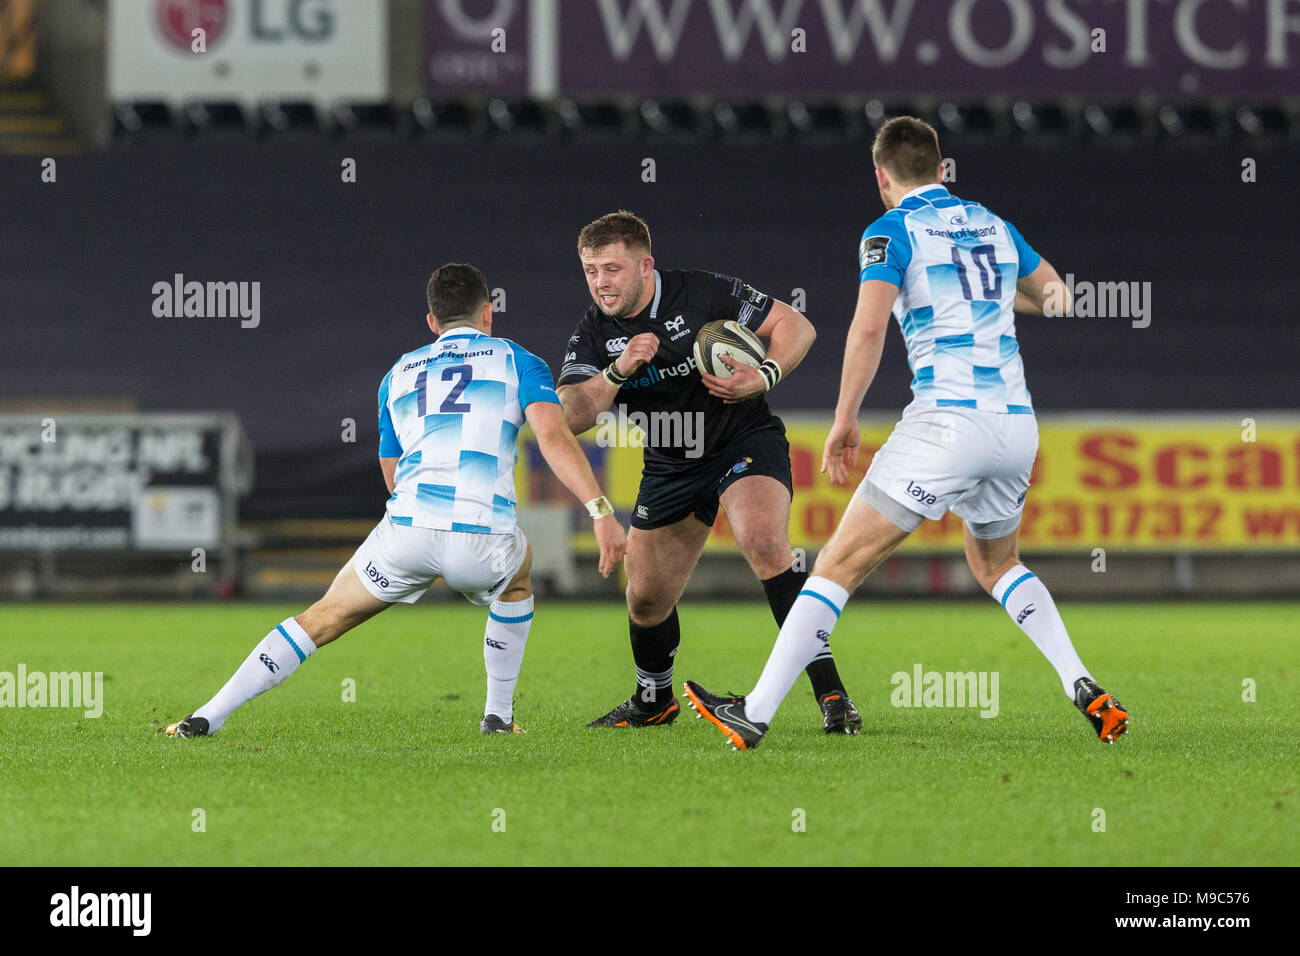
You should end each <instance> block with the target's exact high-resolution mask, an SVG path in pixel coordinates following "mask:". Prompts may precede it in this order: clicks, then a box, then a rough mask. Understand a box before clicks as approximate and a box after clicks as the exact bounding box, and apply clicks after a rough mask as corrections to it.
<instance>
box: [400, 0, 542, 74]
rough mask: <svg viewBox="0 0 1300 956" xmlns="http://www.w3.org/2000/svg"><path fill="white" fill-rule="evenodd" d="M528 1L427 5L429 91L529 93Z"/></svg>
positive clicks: (452, 0) (446, 0)
mask: <svg viewBox="0 0 1300 956" xmlns="http://www.w3.org/2000/svg"><path fill="white" fill-rule="evenodd" d="M528 17H529V3H528V0H425V3H424V54H425V57H424V59H425V76H424V82H425V86H426V88H428V89H429V90H431V91H435V92H448V93H452V92H455V93H465V92H475V91H488V90H492V91H501V92H510V93H523V92H526V91H527V90H528V52H529V51H528Z"/></svg>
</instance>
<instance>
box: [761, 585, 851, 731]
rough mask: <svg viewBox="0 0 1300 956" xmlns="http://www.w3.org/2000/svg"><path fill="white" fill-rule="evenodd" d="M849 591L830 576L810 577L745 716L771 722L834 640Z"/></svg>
mask: <svg viewBox="0 0 1300 956" xmlns="http://www.w3.org/2000/svg"><path fill="white" fill-rule="evenodd" d="M848 599H849V592H848V591H846V590H844V588H842V587H840V586H839V585H838V584H836V583H835V582H834V581H831V580H829V579H828V578H817V577H813V578H809V579H808V580H807V581H805V582H804V586H803V590H802V591H800V592H799V596H798V597H797V598H795V602H794V607H792V608H790V613H789V614H788V615H787V616H786V619H785V624H783V625H782V626H781V633H780V634H779V635H777V638H776V646H775V647H773V648H772V653H771V654H770V655H768V658H767V664H765V665H764V667H763V673H762V674H761V675H760V676H759V678H758V683H757V684H755V685H754V689H753V690H752V691H750V692H749V696H748V697H746V698H745V716H746V717H748V718H749V719H750V720H753V721H757V722H758V723H760V724H770V723H771V722H772V718H773V717H774V716H775V715H776V710H777V708H778V707H780V706H781V701H783V700H785V695H786V694H788V693H790V688H791V687H793V686H794V682H795V681H796V680H797V679H798V677H799V675H800V674H802V673H803V669H804V668H805V667H807V666H808V665H809V664H811V663H812V662H813V660H814V659H815V658H816V657H817V656H818V655H819V654H821V653H822V651H824V650H825V649H826V647H827V645H828V644H829V643H830V639H831V631H833V630H835V622H836V621H837V620H839V617H840V611H842V610H844V604H845V602H847V601H848Z"/></svg>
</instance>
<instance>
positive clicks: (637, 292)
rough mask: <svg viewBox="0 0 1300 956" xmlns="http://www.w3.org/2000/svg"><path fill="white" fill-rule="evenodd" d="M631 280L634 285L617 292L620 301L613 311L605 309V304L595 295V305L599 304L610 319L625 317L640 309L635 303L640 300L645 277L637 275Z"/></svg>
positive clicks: (643, 289) (634, 313)
mask: <svg viewBox="0 0 1300 956" xmlns="http://www.w3.org/2000/svg"><path fill="white" fill-rule="evenodd" d="M633 282H634V283H635V284H634V285H632V286H631V287H630V288H628V289H627V290H625V291H624V292H620V293H619V296H620V301H619V304H618V307H617V308H616V309H615V310H614V311H613V312H606V311H605V305H604V303H603V302H601V301H600V296H599V295H597V297H596V305H597V306H599V307H600V310H601V311H602V312H605V314H606V315H607V316H609V317H610V318H611V319H626V318H629V317H631V316H633V315H636V313H637V312H639V311H640V309H638V308H637V307H636V304H637V303H638V302H640V301H641V293H642V292H643V291H645V279H643V278H641V276H639V275H637V276H634V277H633Z"/></svg>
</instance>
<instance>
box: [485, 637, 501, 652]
mask: <svg viewBox="0 0 1300 956" xmlns="http://www.w3.org/2000/svg"><path fill="white" fill-rule="evenodd" d="M483 643H484V644H486V645H487V646H488V647H491V648H494V649H496V650H498V651H504V650H505V649H506V642H505V641H494V640H492V638H490V637H485V638H483Z"/></svg>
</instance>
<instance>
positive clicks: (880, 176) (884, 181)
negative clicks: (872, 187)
mask: <svg viewBox="0 0 1300 956" xmlns="http://www.w3.org/2000/svg"><path fill="white" fill-rule="evenodd" d="M876 185H877V186H879V187H880V188H881V189H888V188H889V173H887V172H885V170H884V169H883V168H882V167H880V166H877V167H876Z"/></svg>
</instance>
